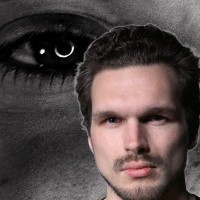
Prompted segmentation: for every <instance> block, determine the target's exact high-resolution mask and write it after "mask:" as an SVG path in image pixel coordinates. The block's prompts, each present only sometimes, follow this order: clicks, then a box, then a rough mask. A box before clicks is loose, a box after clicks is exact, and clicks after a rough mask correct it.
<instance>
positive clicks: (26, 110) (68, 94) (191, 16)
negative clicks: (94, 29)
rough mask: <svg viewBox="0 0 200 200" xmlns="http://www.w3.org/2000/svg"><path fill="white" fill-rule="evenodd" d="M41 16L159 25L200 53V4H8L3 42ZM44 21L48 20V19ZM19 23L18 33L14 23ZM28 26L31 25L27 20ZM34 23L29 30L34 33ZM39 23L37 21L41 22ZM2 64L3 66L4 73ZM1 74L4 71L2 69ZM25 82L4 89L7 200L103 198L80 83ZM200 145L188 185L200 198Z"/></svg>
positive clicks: (4, 0) (69, 0)
mask: <svg viewBox="0 0 200 200" xmlns="http://www.w3.org/2000/svg"><path fill="white" fill-rule="evenodd" d="M41 13H64V14H66V18H67V14H68V13H72V14H76V15H80V16H84V17H86V18H89V19H92V20H93V21H95V22H96V23H99V24H101V26H103V27H105V28H106V29H108V28H110V27H113V26H115V25H122V24H128V23H135V24H146V23H154V24H156V25H158V26H159V27H160V28H162V29H165V30H170V31H172V32H174V33H175V34H176V35H177V36H178V38H180V40H181V41H182V42H183V43H184V44H188V45H189V46H190V47H192V48H193V49H194V50H195V51H196V52H199V53H200V43H199V38H200V2H199V1H198V0H190V1H187V0H168V1H164V0H163V1H162V0H161V1H155V0H149V1H145V0H134V1H133V0H121V1H119V0H109V1H108V0H107V1H106V0H93V1H90V0H84V1H81V0H57V1H53V0H17V1H16V0H1V1H0V27H1V29H0V42H1V43H2V42H3V41H4V40H9V38H10V37H15V34H14V33H15V32H14V30H13V29H15V26H13V25H14V24H15V23H17V20H18V19H19V18H23V17H26V16H31V15H38V16H39V15H40V14H41ZM41 18H42V16H41ZM10 22H12V30H10V29H8V28H7V27H8V24H9V23H10ZM28 22H29V21H28ZM31 23H32V22H31V20H30V27H31V25H32V24H31ZM39 23H40V21H39V20H38V24H39ZM1 66H2V64H1V63H0V68H1ZM0 73H1V71H0ZM60 82H61V81H60V79H59V78H57V79H56V80H54V82H53V84H52V86H50V85H49V81H48V80H46V81H43V82H42V84H41V85H42V86H41V87H40V88H39V87H38V85H39V83H40V80H39V79H37V77H36V78H35V79H34V81H33V80H32V79H28V80H26V81H25V80H24V76H23V75H19V77H18V78H17V80H16V81H15V82H14V81H13V74H12V73H9V74H7V75H6V77H5V78H4V80H3V81H2V82H1V84H0V199H1V200H11V199H12V200H53V199H56V200H58V199H60V200H64V199H67V200H72V199H73V200H76V199H77V200H78V199H88V200H94V199H99V198H101V197H103V196H104V195H105V184H104V181H103V180H102V178H101V177H100V175H99V174H98V172H97V170H96V168H95V164H94V161H93V157H92V154H91V153H90V151H89V148H88V145H87V137H86V134H85V133H84V131H83V130H82V129H81V126H80V121H81V117H80V114H79V111H78V103H77V101H76V98H75V95H74V92H73V78H72V77H68V78H66V79H65V83H64V85H63V86H62V87H61V86H60V85H61V84H60ZM199 156H200V147H199V145H197V147H196V148H195V149H194V150H192V151H191V152H190V153H189V159H188V165H187V168H186V180H187V187H188V189H189V191H190V192H192V193H195V194H196V195H198V196H200V183H199V179H200V173H199V169H200V160H199Z"/></svg>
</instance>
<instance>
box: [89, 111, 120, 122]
mask: <svg viewBox="0 0 200 200" xmlns="http://www.w3.org/2000/svg"><path fill="white" fill-rule="evenodd" d="M114 116H120V114H119V113H118V112H115V111H97V112H95V113H93V114H92V119H94V120H100V119H106V118H109V117H114Z"/></svg>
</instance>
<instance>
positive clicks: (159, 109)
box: [145, 106, 179, 114]
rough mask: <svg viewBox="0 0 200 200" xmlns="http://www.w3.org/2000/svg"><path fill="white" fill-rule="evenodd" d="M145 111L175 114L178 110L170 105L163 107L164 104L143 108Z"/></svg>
mask: <svg viewBox="0 0 200 200" xmlns="http://www.w3.org/2000/svg"><path fill="white" fill-rule="evenodd" d="M145 112H146V113H157V114H159V113H166V114H177V113H179V112H178V109H177V108H176V107H175V108H172V107H167V106H166V107H165V106H160V107H152V108H149V109H146V110H145Z"/></svg>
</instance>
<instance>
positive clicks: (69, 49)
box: [55, 42, 74, 58]
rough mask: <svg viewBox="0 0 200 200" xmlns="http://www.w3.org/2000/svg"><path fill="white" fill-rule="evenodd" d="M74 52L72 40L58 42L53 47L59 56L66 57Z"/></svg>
mask: <svg viewBox="0 0 200 200" xmlns="http://www.w3.org/2000/svg"><path fill="white" fill-rule="evenodd" d="M73 52H74V45H73V43H72V42H64V43H60V44H58V45H57V46H56V47H55V54H56V55H57V56H58V57H59V58H67V57H69V56H70V55H72V54H73Z"/></svg>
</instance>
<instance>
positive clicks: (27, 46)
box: [0, 15, 106, 79]
mask: <svg viewBox="0 0 200 200" xmlns="http://www.w3.org/2000/svg"><path fill="white" fill-rule="evenodd" d="M54 17H55V18H50V17H49V16H47V15H44V16H43V18H42V20H43V21H42V22H41V21H39V25H38V19H39V18H37V17H32V18H31V22H33V28H30V25H27V26H25V25H26V23H25V22H26V20H25V22H24V23H20V24H23V26H24V27H22V28H21V29H20V30H18V31H16V34H15V35H14V34H12V35H11V36H10V38H9V37H8V36H7V37H6V39H5V40H3V41H0V62H1V66H0V70H1V74H2V78H4V77H5V76H6V74H7V73H8V72H10V71H14V72H16V73H17V74H19V73H23V74H25V75H39V76H41V77H51V78H52V76H59V77H62V78H63V79H64V78H65V77H66V76H74V75H75V73H76V68H77V65H78V64H79V63H80V62H82V60H83V54H84V52H85V51H86V49H87V47H88V45H89V44H90V43H91V42H92V41H93V40H94V39H95V38H96V37H98V36H99V35H100V34H102V33H103V32H105V30H106V28H105V27H103V26H102V25H99V24H98V23H96V22H93V21H91V20H88V19H84V18H82V17H78V16H73V17H72V16H68V18H67V17H66V16H65V17H64V16H63V15H58V16H54ZM56 17H57V18H56ZM65 18H67V19H65ZM24 24H25V25H24ZM10 26H11V25H9V26H8V27H7V29H9V27H10ZM27 27H28V28H27ZM17 29H18V28H17ZM0 32H6V30H1V31H0ZM17 33H18V34H17ZM0 36H1V34H0Z"/></svg>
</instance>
